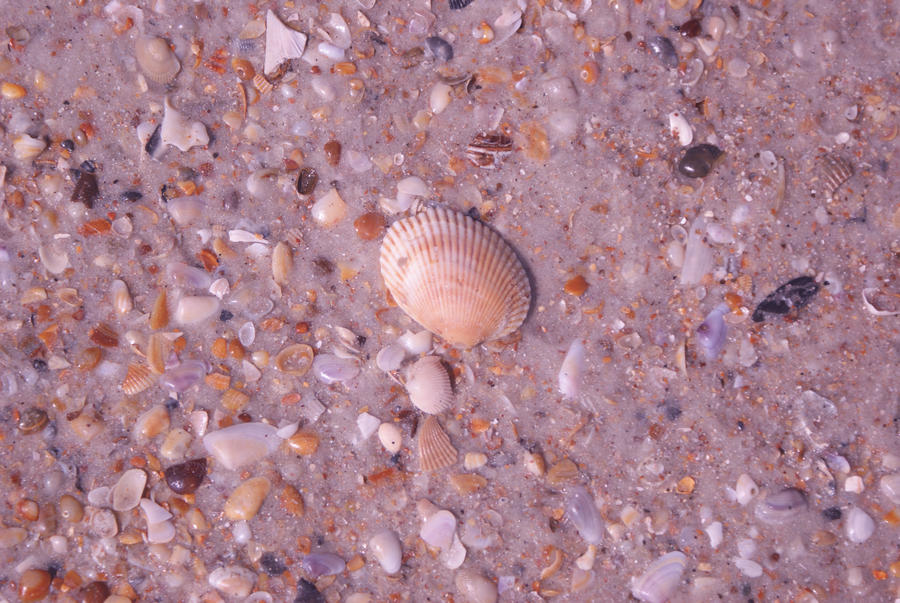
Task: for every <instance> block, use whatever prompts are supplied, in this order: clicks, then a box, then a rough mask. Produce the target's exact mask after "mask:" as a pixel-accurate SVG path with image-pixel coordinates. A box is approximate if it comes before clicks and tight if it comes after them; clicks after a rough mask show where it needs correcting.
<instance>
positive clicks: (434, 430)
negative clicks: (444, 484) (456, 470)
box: [417, 415, 457, 471]
mask: <svg viewBox="0 0 900 603" xmlns="http://www.w3.org/2000/svg"><path fill="white" fill-rule="evenodd" d="M417 437H418V440H419V466H420V467H421V468H422V471H434V470H435V469H443V468H444V467H449V466H450V465H452V464H454V463H455V462H456V455H457V452H456V448H454V447H453V444H451V443H450V436H448V435H447V434H446V432H444V430H443V429H442V428H441V424H440V423H438V420H437V419H436V418H435V417H434V415H428V416H427V417H426V418H425V421H423V422H422V425H421V426H420V427H419V434H418V436H417Z"/></svg>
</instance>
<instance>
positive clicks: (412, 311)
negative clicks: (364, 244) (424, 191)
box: [381, 207, 531, 348]
mask: <svg viewBox="0 0 900 603" xmlns="http://www.w3.org/2000/svg"><path fill="white" fill-rule="evenodd" d="M381 275H382V277H383V278H384V282H385V284H386V285H387V288H388V290H389V291H390V292H391V295H393V297H394V299H395V300H396V302H397V304H398V305H399V306H400V307H401V308H403V310H404V311H405V312H406V313H407V314H409V315H410V316H411V317H412V318H413V319H414V320H416V321H417V322H418V323H419V324H421V325H422V326H423V327H425V328H426V329H428V330H429V331H431V332H432V333H436V334H438V335H440V336H441V337H443V338H444V339H445V340H447V341H448V342H449V343H450V344H452V345H456V346H462V347H467V348H468V347H472V346H474V345H477V344H479V343H481V342H482V341H487V340H492V339H499V338H501V337H504V336H506V335H508V334H509V333H511V332H513V331H515V330H516V329H517V328H519V326H520V325H521V324H522V321H524V320H525V315H526V314H527V313H528V307H529V305H530V303H531V286H530V285H529V283H528V277H527V275H526V274H525V269H524V267H523V266H522V263H521V262H520V261H519V258H518V257H516V254H515V252H514V251H513V250H512V248H511V247H510V246H509V245H508V244H507V243H506V242H505V241H504V240H503V239H502V238H501V237H500V235H498V234H497V233H495V232H494V231H493V230H491V229H490V228H488V227H487V226H485V225H484V224H482V223H481V222H478V221H476V220H474V219H472V218H470V217H469V216H467V215H465V214H462V213H459V212H455V211H451V210H447V209H444V208H431V207H430V208H427V209H426V210H425V211H423V212H420V213H418V214H416V215H414V216H410V217H409V218H405V219H403V220H399V221H398V222H395V223H394V224H393V225H392V226H391V228H390V229H389V230H388V232H387V235H385V238H384V242H383V243H382V245H381Z"/></svg>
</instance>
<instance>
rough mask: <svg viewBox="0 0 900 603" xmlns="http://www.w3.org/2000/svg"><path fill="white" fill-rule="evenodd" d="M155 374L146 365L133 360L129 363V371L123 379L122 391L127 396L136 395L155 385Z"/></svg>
mask: <svg viewBox="0 0 900 603" xmlns="http://www.w3.org/2000/svg"><path fill="white" fill-rule="evenodd" d="M153 381H154V379H153V376H152V374H151V372H150V368H149V367H147V366H146V365H143V364H139V363H137V362H132V363H130V364H129V365H128V372H126V373H125V379H124V380H123V381H122V391H123V392H125V395H127V396H134V395H135V394H139V393H141V392H142V391H144V390H146V389H147V388H149V387H150V386H152V385H153Z"/></svg>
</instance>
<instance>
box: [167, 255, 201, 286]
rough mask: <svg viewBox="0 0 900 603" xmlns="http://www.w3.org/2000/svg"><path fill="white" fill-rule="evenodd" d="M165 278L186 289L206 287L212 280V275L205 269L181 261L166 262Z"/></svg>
mask: <svg viewBox="0 0 900 603" xmlns="http://www.w3.org/2000/svg"><path fill="white" fill-rule="evenodd" d="M166 278H167V279H168V280H169V281H171V283H172V284H173V285H175V286H177V287H183V288H186V289H206V288H208V287H209V286H210V283H211V282H212V277H211V276H210V275H209V274H208V273H207V272H206V271H205V270H201V269H200V268H196V267H195V266H188V265H187V264H185V263H183V262H169V263H168V264H166Z"/></svg>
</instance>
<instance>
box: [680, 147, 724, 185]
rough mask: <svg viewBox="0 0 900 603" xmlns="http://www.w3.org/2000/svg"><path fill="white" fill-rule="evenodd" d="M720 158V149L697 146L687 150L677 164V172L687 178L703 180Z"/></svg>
mask: <svg viewBox="0 0 900 603" xmlns="http://www.w3.org/2000/svg"><path fill="white" fill-rule="evenodd" d="M721 156H722V149H720V148H719V147H717V146H715V145H712V144H706V143H703V144H698V145H697V146H694V147H691V148H689V149H688V150H687V151H685V153H684V157H682V158H681V160H680V161H679V162H678V171H679V172H681V173H682V174H683V175H685V176H687V177H688V178H704V177H706V176H707V175H708V174H709V173H710V172H711V171H712V169H713V166H714V165H715V164H716V161H718V159H719V157H721Z"/></svg>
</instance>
